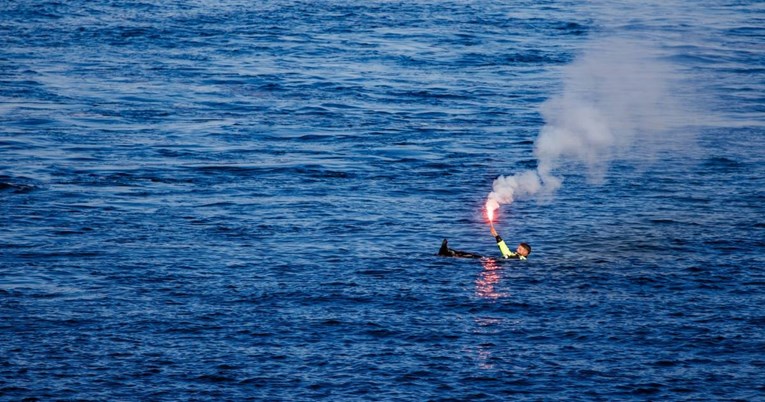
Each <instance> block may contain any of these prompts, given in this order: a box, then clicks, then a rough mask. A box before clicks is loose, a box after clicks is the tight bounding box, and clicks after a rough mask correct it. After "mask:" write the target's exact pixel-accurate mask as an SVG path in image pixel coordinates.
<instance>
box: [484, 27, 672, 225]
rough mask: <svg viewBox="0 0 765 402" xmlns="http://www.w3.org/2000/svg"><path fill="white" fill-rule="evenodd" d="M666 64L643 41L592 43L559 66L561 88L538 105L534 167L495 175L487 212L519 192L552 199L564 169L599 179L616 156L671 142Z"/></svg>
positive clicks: (642, 153) (645, 153) (646, 153)
mask: <svg viewBox="0 0 765 402" xmlns="http://www.w3.org/2000/svg"><path fill="white" fill-rule="evenodd" d="M671 67H672V66H671V65H670V64H668V62H665V61H663V60H662V59H661V58H660V57H659V55H658V53H657V52H656V51H655V50H654V49H652V47H651V46H650V45H649V44H648V43H644V42H639V41H631V40H627V39H610V40H600V41H594V42H591V43H590V46H589V47H588V48H587V49H586V50H585V51H584V52H583V53H582V54H581V55H580V57H578V58H577V59H576V60H575V61H574V62H573V63H571V64H569V65H567V66H565V67H564V68H563V71H562V73H563V90H562V92H561V93H560V94H558V95H556V96H553V97H551V98H550V99H548V100H547V101H546V102H544V103H543V104H542V107H541V113H542V117H543V118H544V120H545V125H544V127H542V129H541V131H540V133H539V136H538V137H537V140H536V143H535V149H534V154H535V156H536V158H537V162H538V163H537V169H536V170H528V171H524V172H521V173H518V174H515V175H512V176H500V177H498V178H497V179H496V180H494V184H493V191H492V192H491V193H490V194H489V197H488V200H487V206H486V207H487V211H489V212H490V216H491V214H492V213H493V212H494V209H496V208H498V207H499V204H510V203H512V202H513V201H514V200H516V199H518V198H529V197H532V196H537V197H540V198H548V199H549V198H550V197H552V196H553V195H554V193H555V191H556V190H557V189H558V188H559V187H560V186H561V185H562V184H563V181H564V177H563V176H562V175H561V173H560V171H561V170H564V169H565V170H567V171H584V172H586V173H587V177H588V178H589V180H590V181H591V182H593V183H601V182H602V181H603V180H604V178H605V176H606V173H607V171H608V168H609V166H610V163H611V162H612V161H614V160H615V159H619V160H630V159H634V160H637V159H639V158H647V157H648V158H650V155H651V153H656V152H658V151H660V150H663V149H666V147H667V146H671V145H672V144H676V143H677V142H675V141H669V139H670V138H671V137H670V136H669V134H670V133H671V132H672V131H673V129H674V128H678V127H680V126H681V125H682V124H683V122H684V120H683V119H682V117H683V113H682V112H681V111H680V109H679V108H678V105H679V102H676V99H677V97H676V96H673V87H674V85H675V79H674V73H673V71H672V68H671ZM681 143H682V141H681Z"/></svg>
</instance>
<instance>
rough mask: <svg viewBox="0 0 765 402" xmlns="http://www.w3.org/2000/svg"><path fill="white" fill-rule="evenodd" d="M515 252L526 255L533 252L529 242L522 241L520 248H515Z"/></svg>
mask: <svg viewBox="0 0 765 402" xmlns="http://www.w3.org/2000/svg"><path fill="white" fill-rule="evenodd" d="M515 252H516V253H518V254H520V255H522V256H524V257H528V256H529V254H531V245H529V243H521V244H519V245H518V248H517V249H515Z"/></svg>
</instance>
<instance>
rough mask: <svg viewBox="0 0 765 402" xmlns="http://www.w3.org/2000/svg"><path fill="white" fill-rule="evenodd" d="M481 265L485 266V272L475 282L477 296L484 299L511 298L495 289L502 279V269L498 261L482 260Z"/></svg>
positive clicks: (491, 259)
mask: <svg viewBox="0 0 765 402" xmlns="http://www.w3.org/2000/svg"><path fill="white" fill-rule="evenodd" d="M481 265H483V271H481V275H480V276H479V277H478V278H477V279H476V280H475V293H476V295H477V296H478V297H480V298H484V299H499V298H502V297H507V296H509V294H507V293H504V292H498V291H497V290H496V289H495V285H496V284H498V283H499V281H500V280H501V279H502V267H501V266H500V265H499V263H498V262H497V260H495V259H493V258H482V259H481Z"/></svg>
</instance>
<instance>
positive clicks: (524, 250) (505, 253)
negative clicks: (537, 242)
mask: <svg viewBox="0 0 765 402" xmlns="http://www.w3.org/2000/svg"><path fill="white" fill-rule="evenodd" d="M491 235H492V236H494V238H495V239H496V240H497V247H499V251H500V252H501V253H502V257H505V258H516V259H519V260H525V259H526V257H528V256H529V254H531V246H530V245H529V244H528V243H521V244H519V245H518V248H516V249H515V252H512V251H510V249H509V248H508V247H507V244H505V241H504V240H502V237H500V236H499V234H497V230H496V229H494V225H491Z"/></svg>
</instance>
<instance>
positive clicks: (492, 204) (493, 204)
mask: <svg viewBox="0 0 765 402" xmlns="http://www.w3.org/2000/svg"><path fill="white" fill-rule="evenodd" d="M498 208H499V204H498V203H497V201H494V199H492V198H489V199H488V200H486V216H487V217H488V218H489V222H490V223H493V222H494V211H496V210H497V209H498Z"/></svg>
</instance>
